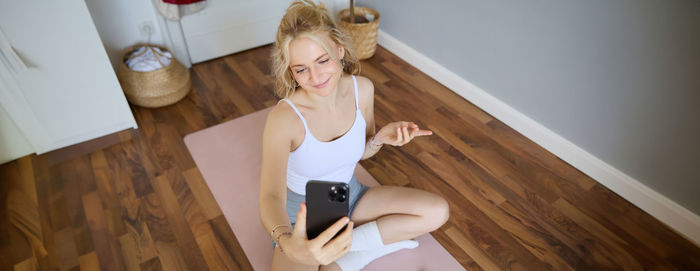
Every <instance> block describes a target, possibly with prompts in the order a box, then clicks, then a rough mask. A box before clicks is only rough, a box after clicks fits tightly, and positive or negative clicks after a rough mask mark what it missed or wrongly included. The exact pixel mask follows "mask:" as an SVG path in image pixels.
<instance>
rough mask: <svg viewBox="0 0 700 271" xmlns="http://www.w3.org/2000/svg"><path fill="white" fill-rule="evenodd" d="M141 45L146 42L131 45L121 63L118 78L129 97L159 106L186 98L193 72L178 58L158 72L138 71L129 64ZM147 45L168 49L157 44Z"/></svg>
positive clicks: (135, 100)
mask: <svg viewBox="0 0 700 271" xmlns="http://www.w3.org/2000/svg"><path fill="white" fill-rule="evenodd" d="M141 46H144V44H139V45H135V46H132V47H130V48H128V49H127V50H126V52H125V53H124V56H123V57H122V61H121V62H120V63H119V69H118V71H117V77H118V78H119V83H120V84H121V85H122V89H123V90H124V94H126V99H127V100H129V102H130V103H132V104H135V105H138V106H142V107H149V108H155V107H162V106H167V105H171V104H174V103H176V102H178V101H180V100H181V99H182V98H184V97H185V96H186V95H187V93H189V92H190V89H191V87H192V81H191V80H190V71H189V70H188V69H187V68H186V67H185V66H184V65H182V63H180V62H179V61H177V59H176V58H175V57H172V58H171V59H170V64H168V65H167V66H165V67H164V68H161V69H158V70H154V71H148V72H141V71H135V70H132V69H130V68H129V67H128V66H126V63H125V62H126V60H127V59H128V58H129V55H130V54H131V52H133V51H134V50H136V49H138V48H139V47H141ZM147 46H151V47H157V48H159V49H161V50H162V51H168V50H167V49H165V48H163V47H160V46H157V45H147ZM171 54H172V53H171ZM156 55H157V53H156Z"/></svg>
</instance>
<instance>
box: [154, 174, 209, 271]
mask: <svg viewBox="0 0 700 271" xmlns="http://www.w3.org/2000/svg"><path fill="white" fill-rule="evenodd" d="M177 175H179V174H178V173H177V172H173V171H166V174H164V175H161V176H159V177H156V179H154V180H153V181H152V183H153V186H154V189H155V191H156V192H155V193H156V194H157V195H158V197H159V199H160V200H161V201H162V203H163V204H162V207H163V210H164V211H165V216H166V217H167V220H168V223H169V224H170V225H171V226H172V228H173V233H174V235H175V240H176V242H177V246H178V247H179V248H181V249H182V250H183V251H186V252H187V253H182V257H183V259H185V264H186V266H187V268H188V269H190V270H206V269H207V264H206V261H205V260H204V257H203V256H202V253H201V251H200V250H199V249H198V247H197V243H196V241H195V238H194V235H193V233H192V229H191V228H190V227H189V224H188V222H187V220H186V219H185V215H184V214H183V211H184V209H183V208H182V207H181V205H180V204H179V203H178V200H177V197H176V195H175V192H173V189H172V187H171V186H170V182H169V180H170V179H173V178H182V177H181V176H177ZM156 246H158V245H156ZM166 269H167V268H166Z"/></svg>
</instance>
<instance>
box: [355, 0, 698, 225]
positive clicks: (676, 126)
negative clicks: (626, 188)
mask: <svg viewBox="0 0 700 271" xmlns="http://www.w3.org/2000/svg"><path fill="white" fill-rule="evenodd" d="M359 5H362V6H369V7H372V8H374V9H376V10H377V11H379V12H380V14H381V16H382V17H381V21H380V28H381V29H382V30H383V31H385V32H386V33H388V34H390V35H391V36H393V37H395V38H397V39H398V40H400V41H402V42H403V43H405V44H407V45H408V46H410V47H412V48H413V49H415V50H417V51H418V52H420V53H421V54H423V55H425V56H427V57H429V58H431V59H433V60H434V61H436V62H438V63H440V64H441V65H442V66H444V67H446V68H448V69H449V70H451V71H452V72H454V73H456V74H457V75H459V76H460V77H462V78H464V79H466V80H467V81H470V82H472V83H474V84H475V85H477V86H478V87H480V88H481V89H483V90H485V91H487V92H489V93H490V94H491V95H493V96H495V97H497V98H498V99H500V100H501V101H503V102H505V103H507V104H508V105H510V106H511V107H513V108H515V109H517V110H518V111H520V112H522V113H523V114H525V115H527V116H528V117H530V118H532V119H534V120H535V121H537V122H539V123H540V124H542V125H544V126H546V127H547V128H549V129H550V130H552V131H554V132H556V133H557V134H559V135H560V136H562V137H564V138H566V139H567V140H569V141H571V142H573V143H574V144H576V145H577V146H579V147H581V148H583V149H585V150H586V151H588V152H589V153H591V154H593V155H594V156H596V157H598V158H599V159H601V160H603V161H605V162H606V163H608V164H610V165H612V166H614V167H615V168H617V169H619V170H621V171H623V172H625V173H626V174H628V175H629V176H631V177H633V178H635V179H637V180H639V181H640V182H642V183H644V184H645V185H647V186H649V187H650V188H652V189H654V190H656V191H657V192H659V193H661V194H663V195H665V196H666V197H668V198H670V199H671V200H673V201H675V202H676V203H678V204H680V205H682V206H684V207H685V208H687V209H689V210H691V211H692V212H694V213H696V214H700V177H698V176H700V1H696V0H687V1H681V0H626V1H623V0H588V1H581V0H579V1H571V0H568V1H553V0H552V1H543V0H530V1H473V0H469V1H447V0H443V1H418V0H403V1H397V0H393V1H392V0H381V1H359Z"/></svg>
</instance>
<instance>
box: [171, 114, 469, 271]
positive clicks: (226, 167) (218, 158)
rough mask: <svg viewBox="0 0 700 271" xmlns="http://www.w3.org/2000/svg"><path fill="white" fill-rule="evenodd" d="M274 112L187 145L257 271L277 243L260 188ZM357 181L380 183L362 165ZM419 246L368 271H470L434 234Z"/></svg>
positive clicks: (221, 127) (188, 139) (266, 265)
mask: <svg viewBox="0 0 700 271" xmlns="http://www.w3.org/2000/svg"><path fill="white" fill-rule="evenodd" d="M269 112H270V108H268V109H265V110H261V111H258V112H255V113H252V114H249V115H246V116H243V117H240V118H237V119H234V120H231V121H227V122H224V123H221V124H218V125H215V126H212V127H209V128H206V129H204V130H201V131H198V132H195V133H192V134H189V135H187V136H185V139H184V140H185V144H186V145H187V149H188V150H189V151H190V153H191V154H192V157H193V158H194V161H195V163H196V164H197V167H198V168H199V170H200V172H201V173H202V176H203V177H204V180H205V181H206V183H207V185H208V186H209V189H210V190H211V192H212V194H213V195H214V198H215V199H216V202H217V203H218V204H219V206H220V207H221V210H222V212H223V214H224V216H225V217H226V221H228V223H229V225H230V226H231V229H232V230H233V233H234V234H235V235H236V238H237V239H238V241H239V243H240V245H241V247H242V248H243V250H244V251H245V254H246V256H247V257H248V260H249V261H250V263H251V264H252V266H253V268H254V269H255V270H260V271H267V270H270V262H271V260H272V243H271V239H270V237H269V235H268V233H267V232H265V229H264V228H263V226H262V225H261V223H260V218H259V215H258V188H259V178H260V161H261V159H262V158H261V149H262V133H263V127H264V125H265V120H266V117H267V114H268V113H269ZM355 174H356V176H357V178H358V180H359V181H360V182H362V183H364V184H367V185H370V186H375V185H379V184H378V183H377V181H376V180H375V179H374V178H373V177H372V176H371V175H370V174H369V173H368V172H367V171H366V170H365V169H364V168H362V167H361V166H360V165H358V166H357V168H356V169H355ZM416 240H417V241H418V242H419V243H420V245H419V246H418V247H417V248H415V249H404V250H401V251H399V252H396V253H393V254H390V255H387V256H385V257H382V258H380V259H378V260H376V261H374V262H372V263H370V264H369V265H368V266H367V267H365V268H364V269H363V270H405V271H414V270H439V271H445V270H465V269H464V268H463V267H462V266H461V265H460V264H459V262H457V260H455V259H454V258H453V257H452V256H451V255H450V254H449V253H448V252H447V251H446V250H445V248H443V247H442V246H441V245H440V243H438V242H437V241H436V240H435V239H434V238H433V237H432V236H431V235H430V234H425V235H422V236H419V237H418V238H416Z"/></svg>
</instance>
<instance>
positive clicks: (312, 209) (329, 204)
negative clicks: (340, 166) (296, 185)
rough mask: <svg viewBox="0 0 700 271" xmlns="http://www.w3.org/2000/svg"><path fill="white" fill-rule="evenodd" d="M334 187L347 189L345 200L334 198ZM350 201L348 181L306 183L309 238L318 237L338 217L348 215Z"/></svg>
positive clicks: (307, 230) (307, 232)
mask: <svg viewBox="0 0 700 271" xmlns="http://www.w3.org/2000/svg"><path fill="white" fill-rule="evenodd" d="M333 187H335V189H340V190H342V188H344V189H345V191H346V197H345V200H344V201H342V202H339V200H338V199H337V197H336V200H333V198H334V197H333V194H332V189H333ZM349 201H350V187H349V186H348V184H346V183H341V182H326V181H309V182H308V183H306V208H307V209H306V210H307V212H306V234H307V236H308V238H309V240H311V239H314V238H316V237H317V236H318V235H319V234H321V232H323V231H324V230H326V229H327V228H328V227H330V226H331V225H333V223H335V222H336V221H338V219H340V218H342V217H344V216H347V215H348V206H349V204H348V202H349ZM344 228H345V227H343V229H344ZM341 232H342V231H341ZM339 233H340V232H339Z"/></svg>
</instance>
